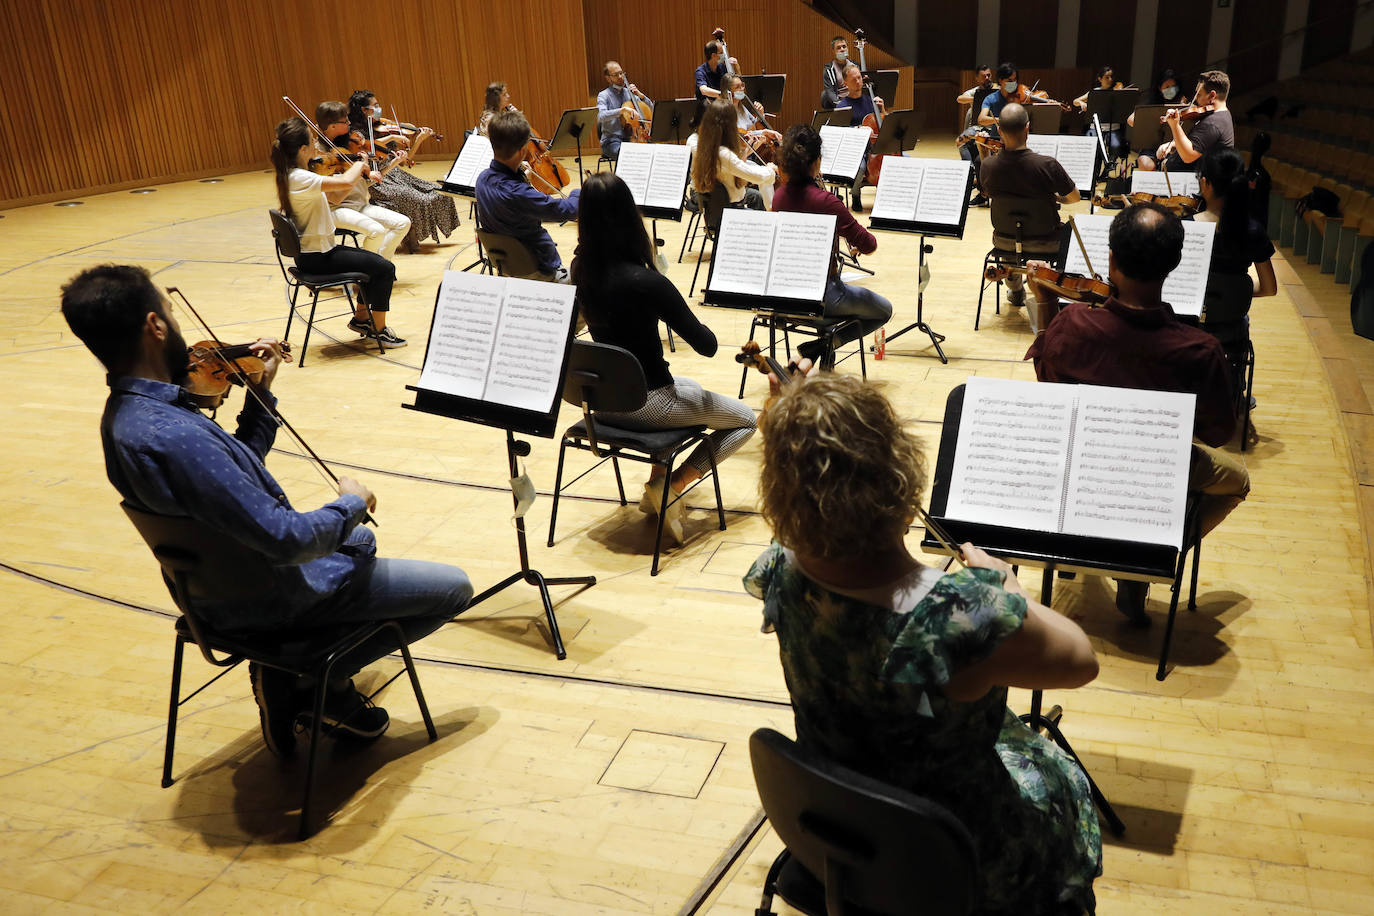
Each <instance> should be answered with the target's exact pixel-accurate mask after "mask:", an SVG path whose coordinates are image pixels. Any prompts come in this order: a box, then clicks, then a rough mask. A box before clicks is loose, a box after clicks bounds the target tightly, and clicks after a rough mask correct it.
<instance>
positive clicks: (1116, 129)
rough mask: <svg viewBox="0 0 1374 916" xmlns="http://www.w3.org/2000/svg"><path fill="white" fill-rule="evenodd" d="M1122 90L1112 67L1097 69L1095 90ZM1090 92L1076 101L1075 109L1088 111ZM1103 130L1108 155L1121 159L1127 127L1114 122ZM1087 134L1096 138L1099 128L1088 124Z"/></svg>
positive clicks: (1125, 146) (1125, 144)
mask: <svg viewBox="0 0 1374 916" xmlns="http://www.w3.org/2000/svg"><path fill="white" fill-rule="evenodd" d="M1121 88H1124V87H1122V85H1121V84H1120V83H1118V82H1117V81H1116V74H1115V73H1114V72H1113V71H1112V68H1111V67H1110V66H1104V67H1098V68H1097V85H1096V86H1094V87H1093V89H1121ZM1089 92H1092V89H1089V90H1088V92H1085V93H1083V94H1082V95H1080V96H1079V97H1078V98H1076V99H1074V100H1073V107H1074V108H1076V109H1078V110H1079V111H1087V110H1088V93H1089ZM1102 129H1103V130H1104V131H1106V134H1107V135H1106V137H1105V138H1104V139H1105V140H1106V141H1107V153H1108V155H1109V156H1110V157H1111V158H1112V159H1120V158H1121V154H1122V152H1123V151H1124V150H1125V149H1126V148H1127V142H1126V126H1125V125H1124V124H1118V123H1116V122H1115V121H1114V122H1112V123H1110V124H1103V125H1102ZM1085 133H1086V134H1087V136H1089V137H1096V136H1097V128H1096V127H1094V126H1093V125H1092V124H1091V123H1090V124H1088V126H1087V128H1086V130H1085Z"/></svg>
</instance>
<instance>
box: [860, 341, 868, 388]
mask: <svg viewBox="0 0 1374 916" xmlns="http://www.w3.org/2000/svg"><path fill="white" fill-rule="evenodd" d="M859 378H861V379H863V380H864V381H865V382H866V381H868V364H867V363H865V362H864V336H863V335H862V334H860V335H859Z"/></svg>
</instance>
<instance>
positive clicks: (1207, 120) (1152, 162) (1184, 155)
mask: <svg viewBox="0 0 1374 916" xmlns="http://www.w3.org/2000/svg"><path fill="white" fill-rule="evenodd" d="M1230 92H1231V78H1230V77H1228V76H1227V75H1226V74H1225V73H1224V72H1222V71H1221V70H1206V71H1204V72H1203V73H1201V74H1199V75H1198V78H1197V88H1196V89H1195V90H1194V91H1193V104H1192V107H1191V110H1189V114H1193V115H1196V116H1195V117H1193V118H1192V119H1191V120H1185V116H1184V114H1183V112H1184V109H1183V108H1171V109H1170V110H1169V113H1168V114H1167V115H1166V116H1165V118H1164V123H1165V124H1166V125H1168V127H1169V131H1170V132H1171V133H1172V134H1173V139H1171V140H1168V141H1166V142H1165V143H1161V144H1160V145H1159V148H1158V149H1157V150H1155V152H1154V155H1153V156H1141V157H1140V158H1139V160H1137V162H1136V168H1139V169H1143V170H1145V171H1147V172H1148V171H1152V170H1154V169H1158V168H1160V167H1161V164H1162V165H1163V167H1164V168H1167V169H1168V170H1169V171H1171V172H1173V171H1189V172H1194V171H1197V169H1198V168H1199V166H1200V165H1201V159H1202V157H1203V156H1204V155H1206V153H1207V151H1208V150H1210V149H1213V148H1215V147H1225V148H1234V147H1235V145H1236V128H1235V123H1234V122H1233V121H1232V119H1231V112H1230V111H1229V110H1228V109H1227V107H1226V97H1227V96H1228V95H1230ZM1185 125H1186V126H1185Z"/></svg>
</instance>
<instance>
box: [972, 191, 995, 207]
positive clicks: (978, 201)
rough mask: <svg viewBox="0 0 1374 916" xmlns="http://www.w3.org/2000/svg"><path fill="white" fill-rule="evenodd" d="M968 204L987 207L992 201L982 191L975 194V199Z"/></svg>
mask: <svg viewBox="0 0 1374 916" xmlns="http://www.w3.org/2000/svg"><path fill="white" fill-rule="evenodd" d="M968 205H969V206H970V207H986V206H990V202H989V201H988V199H987V197H986V196H985V195H983V194H981V193H980V194H975V195H973V199H972V200H970V201H969V202H968Z"/></svg>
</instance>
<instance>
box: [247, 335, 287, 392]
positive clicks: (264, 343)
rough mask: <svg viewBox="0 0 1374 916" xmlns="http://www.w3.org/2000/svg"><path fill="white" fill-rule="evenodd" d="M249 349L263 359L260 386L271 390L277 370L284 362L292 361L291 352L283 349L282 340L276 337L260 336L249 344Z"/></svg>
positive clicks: (257, 383) (264, 389) (258, 383)
mask: <svg viewBox="0 0 1374 916" xmlns="http://www.w3.org/2000/svg"><path fill="white" fill-rule="evenodd" d="M248 349H249V350H251V351H252V352H253V355H254V356H256V357H257V358H258V359H260V360H262V368H263V373H262V378H261V379H260V380H259V381H258V382H256V385H257V387H258V388H261V389H262V390H263V391H269V390H271V388H272V382H273V380H275V379H276V377H277V370H278V369H280V368H281V364H282V363H289V362H291V354H290V353H289V352H286V351H283V349H282V344H281V341H279V340H277V339H276V338H275V337H259V338H258V339H257V340H255V341H253V342H252V343H250V344H249V345H248Z"/></svg>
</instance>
